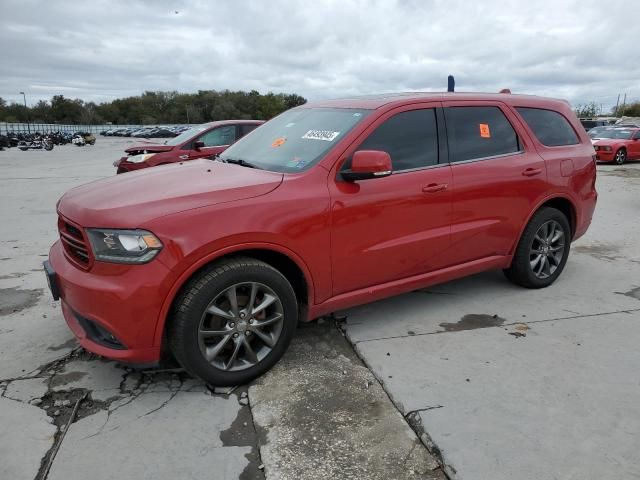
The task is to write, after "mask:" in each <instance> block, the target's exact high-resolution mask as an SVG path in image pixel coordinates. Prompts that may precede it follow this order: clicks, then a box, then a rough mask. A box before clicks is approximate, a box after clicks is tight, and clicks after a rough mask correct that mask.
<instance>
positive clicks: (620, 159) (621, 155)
mask: <svg viewBox="0 0 640 480" xmlns="http://www.w3.org/2000/svg"><path fill="white" fill-rule="evenodd" d="M615 160H616V163H617V164H618V165H622V164H623V163H624V162H626V161H627V151H626V150H625V149H624V148H621V149H620V150H618V151H617V152H616V156H615Z"/></svg>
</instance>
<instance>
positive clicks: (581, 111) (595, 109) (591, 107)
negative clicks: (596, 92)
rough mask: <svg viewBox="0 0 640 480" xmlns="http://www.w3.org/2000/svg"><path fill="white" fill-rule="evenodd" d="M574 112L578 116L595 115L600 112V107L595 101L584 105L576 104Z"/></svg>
mask: <svg viewBox="0 0 640 480" xmlns="http://www.w3.org/2000/svg"><path fill="white" fill-rule="evenodd" d="M574 112H575V113H576V115H577V116H578V117H579V118H583V117H597V116H598V115H600V114H601V113H602V108H600V105H598V104H597V103H596V102H590V103H587V104H585V105H578V106H577V107H576V108H575V110H574Z"/></svg>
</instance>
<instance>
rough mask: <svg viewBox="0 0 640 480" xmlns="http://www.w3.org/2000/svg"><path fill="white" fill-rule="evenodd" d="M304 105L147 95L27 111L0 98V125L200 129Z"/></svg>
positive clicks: (290, 100) (41, 105)
mask: <svg viewBox="0 0 640 480" xmlns="http://www.w3.org/2000/svg"><path fill="white" fill-rule="evenodd" d="M305 102H306V100H305V99H304V98H303V97H301V96H300V95H297V94H295V93H292V94H285V93H271V92H269V93H266V94H261V93H260V92H258V91H257V90H251V91H250V92H244V91H231V90H222V91H217V90H199V91H198V92H197V93H178V92H176V91H169V92H161V91H158V92H153V91H146V92H144V93H143V94H142V95H139V96H134V97H126V98H118V99H115V100H113V101H110V102H105V103H102V104H95V103H93V102H84V101H82V100H80V99H69V98H65V97H64V96H63V95H54V96H53V98H52V99H51V100H50V101H49V102H46V101H44V100H41V101H39V102H38V103H37V104H36V105H34V106H32V107H31V108H25V106H24V105H22V104H20V103H11V104H8V103H7V102H6V101H5V100H4V99H2V98H0V121H8V120H12V121H19V122H26V121H27V119H29V120H30V121H32V122H38V123H55V122H57V123H66V124H91V123H104V122H110V123H113V124H171V123H186V122H187V121H189V122H190V123H202V122H208V121H212V120H229V119H249V118H255V119H262V120H268V119H270V118H272V117H274V116H275V115H278V114H279V113H281V112H283V111H284V110H288V109H289V108H293V107H296V106H298V105H302V104H303V103H305Z"/></svg>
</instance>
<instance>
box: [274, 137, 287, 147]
mask: <svg viewBox="0 0 640 480" xmlns="http://www.w3.org/2000/svg"><path fill="white" fill-rule="evenodd" d="M286 141H287V139H286V138H284V137H280V138H276V139H275V140H274V141H273V143H272V144H271V146H272V147H273V148H276V147H281V146H282V145H284V142H286Z"/></svg>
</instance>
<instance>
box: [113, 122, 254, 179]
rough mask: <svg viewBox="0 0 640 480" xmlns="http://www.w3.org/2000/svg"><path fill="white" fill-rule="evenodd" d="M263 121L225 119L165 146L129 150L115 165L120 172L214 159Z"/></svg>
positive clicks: (145, 145)
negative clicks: (187, 161)
mask: <svg viewBox="0 0 640 480" xmlns="http://www.w3.org/2000/svg"><path fill="white" fill-rule="evenodd" d="M263 123H264V122H263V121H262V120H224V121H220V122H211V123H203V124H202V125H198V126H196V127H193V128H190V129H189V130H186V131H184V132H182V133H181V134H180V135H178V136H177V137H174V138H171V139H169V140H167V141H166V142H164V144H153V143H140V144H138V145H134V146H133V147H129V148H127V149H126V150H125V152H126V153H127V156H124V157H122V158H121V159H120V160H117V161H115V162H114V163H113V166H114V167H117V168H118V171H117V173H125V172H131V171H133V170H140V169H141V168H147V167H155V166H156V165H164V164H166V163H174V162H183V161H186V160H195V159H197V158H205V157H211V156H213V155H216V154H218V153H221V152H223V151H224V150H225V149H226V148H227V147H228V146H229V145H231V144H232V143H234V142H235V141H237V140H238V139H240V138H242V137H244V136H245V135H246V134H247V133H249V132H251V131H252V130H255V129H256V128H257V127H259V126H260V125H262V124H263Z"/></svg>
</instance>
